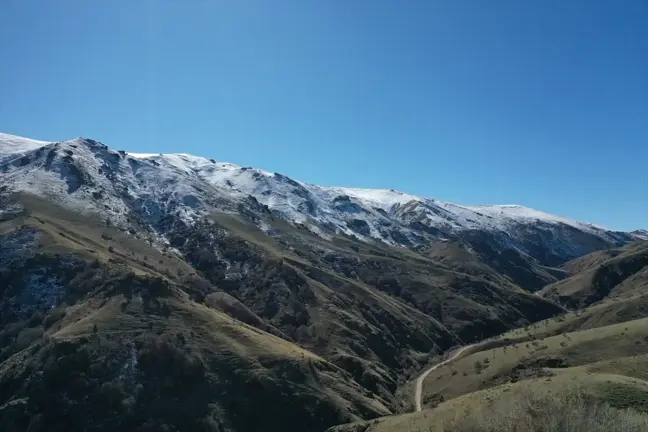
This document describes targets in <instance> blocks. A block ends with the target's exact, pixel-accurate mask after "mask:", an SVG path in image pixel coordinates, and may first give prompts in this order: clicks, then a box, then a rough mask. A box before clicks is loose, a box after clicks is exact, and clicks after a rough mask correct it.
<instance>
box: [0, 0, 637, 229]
mask: <svg viewBox="0 0 648 432" xmlns="http://www.w3.org/2000/svg"><path fill="white" fill-rule="evenodd" d="M647 23H648V1H646V0H542V1H531V0H492V1H491V0H489V1H479V0H439V1H436V0H411V1H409V0H408V1H395V0H394V1H386V0H353V1H348V0H326V1H319V0H317V1H315V0H263V1H262V0H241V1H238V0H231V1H229V0H228V1H219V0H148V1H147V0H106V1H101V2H100V1H88V0H77V1H71V0H56V1H54V0H41V1H33V0H0V131H2V132H5V133H11V134H16V135H23V136H28V137H31V138H37V139H43V140H63V139H69V138H74V137H77V136H84V137H89V138H94V139H97V140H99V141H102V142H104V143H105V144H107V145H109V146H111V147H113V148H117V149H126V150H129V151H137V152H153V153H158V152H160V153H164V152H167V153H169V152H187V153H193V154H196V155H200V156H205V157H210V158H215V159H217V160H221V161H227V162H234V163H237V164H240V165H244V166H254V167H259V168H264V169H266V170H268V171H273V172H280V173H283V174H286V175H289V176H291V177H293V178H296V179H299V180H304V181H308V182H311V183H317V184H324V185H337V186H355V187H372V188H390V189H397V190H402V191H407V192H410V193H414V194H420V195H425V196H429V197H434V198H439V199H444V200H448V201H452V202H457V203H462V204H489V203H499V204H512V203H515V204H523V205H527V206H530V207H533V208H536V209H539V210H544V211H547V212H551V213H554V214H558V215H561V216H567V217H571V218H575V219H579V220H585V221H589V222H595V223H599V224H602V225H604V226H607V227H610V228H616V229H624V230H630V229H635V228H640V227H644V228H648V24H647Z"/></svg>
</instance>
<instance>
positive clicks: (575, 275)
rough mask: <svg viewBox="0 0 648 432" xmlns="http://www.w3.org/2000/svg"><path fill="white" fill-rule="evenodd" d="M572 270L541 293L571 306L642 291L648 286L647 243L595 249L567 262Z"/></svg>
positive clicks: (567, 265)
mask: <svg viewBox="0 0 648 432" xmlns="http://www.w3.org/2000/svg"><path fill="white" fill-rule="evenodd" d="M565 269H567V270H568V271H570V272H571V273H572V276H570V277H569V278H567V279H564V280H562V281H559V282H556V283H553V284H550V285H548V286H546V287H545V288H543V289H542V291H541V292H540V295H542V296H543V297H546V298H548V299H551V300H554V301H556V302H558V303H560V304H564V305H566V306H568V307H570V308H583V307H586V306H588V305H591V304H593V303H595V302H598V301H601V300H604V299H606V298H614V297H624V296H630V295H635V294H639V293H642V292H643V291H644V290H645V289H646V288H647V287H648V242H646V241H644V242H638V243H633V244H630V245H628V246H626V247H623V248H619V249H614V250H610V251H602V252H594V253H592V254H589V255H586V256H584V257H582V258H579V259H577V260H574V261H572V262H569V263H567V264H565Z"/></svg>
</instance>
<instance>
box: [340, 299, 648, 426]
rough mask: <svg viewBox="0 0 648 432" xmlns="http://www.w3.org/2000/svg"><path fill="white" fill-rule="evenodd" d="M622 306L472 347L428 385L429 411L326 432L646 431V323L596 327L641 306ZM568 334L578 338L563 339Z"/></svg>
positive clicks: (591, 311) (433, 376) (428, 380)
mask: <svg viewBox="0 0 648 432" xmlns="http://www.w3.org/2000/svg"><path fill="white" fill-rule="evenodd" d="M626 300H627V301H626V302H624V303H622V304H619V303H620V302H608V303H606V304H600V305H596V306H594V307H591V308H588V309H586V310H583V311H579V312H578V313H571V314H568V315H565V316H562V317H558V318H554V319H551V320H547V321H544V322H539V323H537V324H534V325H533V326H529V327H528V328H526V329H518V330H515V331H511V332H508V333H506V334H504V335H502V336H500V337H498V338H493V339H491V340H489V341H485V342H483V343H480V344H477V345H475V347H474V348H472V350H471V351H473V352H472V353H470V351H469V352H468V354H467V355H465V356H463V357H461V358H460V359H458V360H457V361H454V362H452V363H450V364H449V365H446V366H443V367H441V368H439V369H438V370H435V371H433V372H431V373H430V374H429V375H428V377H427V378H426V379H425V381H424V386H423V391H424V394H423V403H424V404H425V405H426V406H427V407H429V408H432V409H424V410H423V411H421V412H418V413H411V414H402V415H396V416H389V417H385V418H380V419H377V420H373V421H369V422H356V423H353V424H347V425H340V426H338V427H335V428H331V432H333V431H337V432H358V431H361V432H369V431H371V432H395V431H399V432H400V431H412V432H415V431H416V432H418V431H473V432H474V431H493V432H494V431H514V430H520V431H521V430H536V431H553V430H565V429H564V428H565V427H567V425H569V424H571V426H569V428H568V429H566V430H574V431H583V432H585V431H589V430H595V431H607V430H613V431H628V430H632V431H635V430H636V431H641V430H645V428H646V426H647V425H648V414H646V413H648V373H647V372H646V371H647V370H648V318H641V319H635V320H631V321H626V322H623V321H622V322H617V323H616V324H612V325H606V326H602V327H599V326H598V325H597V324H598V323H600V321H599V322H596V321H592V318H594V317H596V316H597V314H602V315H603V316H604V317H605V316H607V317H608V319H611V318H612V317H613V316H617V318H618V319H620V320H622V319H623V318H622V317H628V316H630V315H629V314H625V315H624V314H620V315H616V314H614V313H612V311H613V310H619V309H617V308H619V307H620V308H621V310H627V309H628V308H629V306H630V305H631V304H632V300H634V301H635V302H637V301H638V298H633V299H626ZM605 321H606V319H603V322H605ZM567 328H581V330H579V331H569V332H564V333H563V332H562V331H564V330H566V329H567ZM584 328H587V330H584ZM556 332H558V334H556ZM489 347H490V348H489ZM410 394H411V393H410ZM565 407H568V408H569V409H565ZM551 424H555V426H552V427H550V425H551ZM559 425H562V426H559ZM554 427H558V429H555V428H554Z"/></svg>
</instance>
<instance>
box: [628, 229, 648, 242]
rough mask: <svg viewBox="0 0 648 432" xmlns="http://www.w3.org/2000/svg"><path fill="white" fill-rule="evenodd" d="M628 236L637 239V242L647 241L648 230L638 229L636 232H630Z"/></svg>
mask: <svg viewBox="0 0 648 432" xmlns="http://www.w3.org/2000/svg"><path fill="white" fill-rule="evenodd" d="M630 234H632V235H634V236H635V237H637V239H638V240H648V230H645V229H638V230H635V231H632V232H631V233H630Z"/></svg>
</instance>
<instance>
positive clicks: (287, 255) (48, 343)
mask: <svg viewBox="0 0 648 432" xmlns="http://www.w3.org/2000/svg"><path fill="white" fill-rule="evenodd" d="M637 239H638V236H637V234H632V233H623V232H614V231H609V230H605V229H603V228H601V227H597V226H594V225H591V224H585V223H580V222H574V221H570V220H567V219H563V218H559V217H555V216H551V215H548V214H544V213H541V212H538V211H535V210H531V209H527V208H524V207H519V206H472V207H471V206H460V205H455V204H450V203H446V202H442V201H438V200H434V199H428V198H421V197H416V196H413V195H408V194H405V193H401V192H396V191H390V190H365V189H353V188H340V187H323V186H316V185H311V184H308V183H304V182H300V181H296V180H293V179H290V178H288V177H286V176H284V175H281V174H277V173H274V174H271V173H268V172H265V171H263V170H258V169H253V168H246V167H238V166H235V165H232V164H228V163H222V162H216V161H214V160H210V159H204V158H200V157H196V156H191V155H187V154H173V155H142V154H129V153H127V152H125V151H116V150H112V149H110V148H108V147H107V146H105V145H104V144H102V143H99V142H97V141H94V140H90V139H83V138H77V139H74V140H70V141H64V142H56V143H47V142H42V141H34V140H29V139H26V138H20V137H14V136H10V135H0V341H2V343H0V346H2V349H1V350H0V395H1V396H0V429H2V430H11V431H13V430H16V431H18V430H21V431H22V430H27V428H29V430H30V431H40V430H114V429H115V428H126V430H142V431H144V430H151V431H152V430H205V431H219V432H223V431H229V432H233V431H239V432H240V431H256V430H264V431H274V430H276V431H280V430H289V429H290V428H291V427H294V424H295V422H298V424H300V425H302V426H303V428H304V429H305V430H312V431H323V430H324V429H326V428H327V427H329V426H332V425H335V424H338V423H343V422H346V421H354V420H358V419H368V418H374V417H377V416H382V415H385V414H389V413H393V412H398V411H400V410H402V409H403V401H402V399H401V397H400V396H399V391H400V390H399V389H401V388H402V387H403V385H404V384H405V383H406V382H407V380H408V379H409V378H411V377H412V376H413V374H414V373H416V372H417V371H418V370H419V369H420V368H421V367H422V366H423V365H424V364H425V363H427V362H428V361H429V359H430V358H431V357H432V356H434V355H436V354H438V353H441V352H444V351H447V350H448V349H449V348H451V347H452V346H456V345H463V344H465V343H467V342H472V341H477V340H480V339H483V338H486V337H489V336H492V335H495V334H498V333H502V332H504V331H506V330H510V329H513V328H517V327H520V326H525V325H528V324H529V323H532V322H535V321H538V320H541V319H544V318H548V317H551V316H554V315H556V314H559V313H562V312H563V308H562V307H560V306H558V305H557V304H555V303H554V302H552V301H551V300H548V299H544V298H542V297H540V296H538V295H535V294H532V293H531V292H530V291H536V290H539V289H541V288H542V287H543V286H545V285H546V284H549V283H553V282H556V281H558V280H561V279H563V278H565V277H567V276H569V275H570V271H569V269H568V268H567V267H564V268H563V267H559V266H561V265H562V264H564V263H565V262H567V261H569V260H570V259H572V258H575V257H579V256H582V255H584V254H586V253H589V252H592V251H596V250H601V249H604V248H609V247H616V246H623V245H625V244H628V243H630V242H632V241H635V240H637ZM232 395H235V396H232ZM178 401H182V404H181V405H178ZM179 406H180V407H181V408H178V407H179ZM260 409H262V410H263V411H259V410H260ZM252 410H254V411H255V412H257V414H258V415H256V416H249V415H246V413H248V412H250V411H252Z"/></svg>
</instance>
